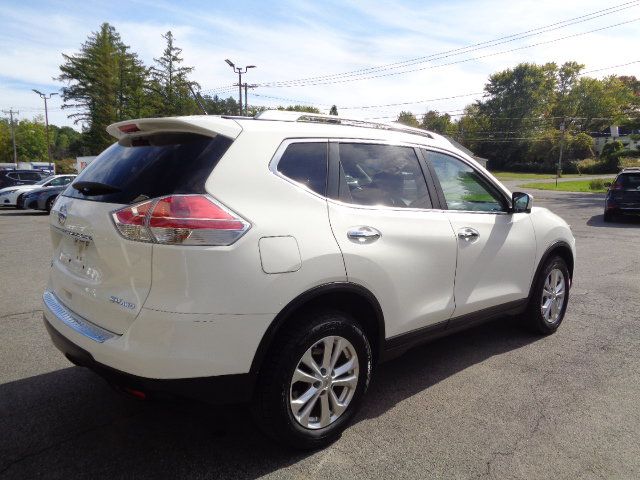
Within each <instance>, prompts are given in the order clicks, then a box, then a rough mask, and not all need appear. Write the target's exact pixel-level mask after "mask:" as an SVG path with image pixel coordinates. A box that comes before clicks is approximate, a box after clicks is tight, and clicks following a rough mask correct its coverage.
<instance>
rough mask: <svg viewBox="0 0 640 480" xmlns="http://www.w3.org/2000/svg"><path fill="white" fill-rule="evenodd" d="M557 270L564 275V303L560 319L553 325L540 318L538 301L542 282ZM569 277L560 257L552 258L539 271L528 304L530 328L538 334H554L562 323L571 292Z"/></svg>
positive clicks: (540, 295)
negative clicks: (534, 329)
mask: <svg viewBox="0 0 640 480" xmlns="http://www.w3.org/2000/svg"><path fill="white" fill-rule="evenodd" d="M555 268H557V269H558V270H560V271H561V272H562V274H563V275H564V281H565V296H564V302H563V304H562V310H561V311H560V317H559V318H558V320H557V321H556V322H554V323H549V322H547V321H546V320H545V319H544V317H543V316H542V312H541V311H540V300H541V298H542V290H543V288H544V282H545V280H546V279H547V276H548V275H549V273H550V272H551V270H553V269H555ZM570 282H571V281H570V276H569V269H568V268H567V264H566V262H565V261H564V260H563V259H562V258H561V257H557V256H556V257H552V258H550V259H549V260H547V262H546V263H545V266H544V268H543V269H542V270H541V271H540V275H539V276H538V278H537V279H536V287H535V289H534V291H533V296H532V298H531V300H530V304H529V314H530V321H531V323H532V327H534V328H536V329H537V330H538V331H539V332H541V333H543V334H550V333H553V332H555V331H556V330H557V329H558V327H559V326H560V324H561V323H562V321H563V320H564V315H565V313H566V311H567V306H568V305H569V291H570V290H571V289H570V287H569V285H570Z"/></svg>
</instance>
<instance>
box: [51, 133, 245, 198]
mask: <svg viewBox="0 0 640 480" xmlns="http://www.w3.org/2000/svg"><path fill="white" fill-rule="evenodd" d="M232 142H233V140H231V139H230V138H227V137H223V136H222V135H217V136H216V137H214V138H211V137H206V136H203V135H197V134H193V133H170V134H167V133H164V134H156V135H149V136H146V137H137V138H133V139H131V138H125V139H123V140H121V141H120V142H118V143H114V144H113V145H111V146H110V147H109V148H107V149H106V150H105V151H104V152H102V153H101V154H100V155H99V156H98V157H97V158H96V159H95V160H94V161H93V162H91V163H90V164H89V166H88V167H87V168H85V169H84V170H83V171H82V173H80V175H78V177H77V178H76V179H75V181H74V182H73V183H72V184H71V185H70V186H69V187H68V188H67V189H66V190H65V191H64V193H63V195H64V196H66V197H73V198H82V199H83V200H92V201H96V202H108V203H134V202H140V201H142V200H145V199H147V198H155V197H160V196H163V195H171V194H174V193H205V189H204V184H205V182H206V180H207V178H208V177H209V175H210V174H211V171H212V170H213V169H214V167H215V166H216V164H217V163H218V161H219V160H220V158H222V156H223V155H224V154H225V152H226V151H227V149H228V148H229V146H230V145H231V143H232ZM79 182H92V183H96V184H103V185H108V186H109V187H113V188H110V189H109V190H113V191H112V192H109V193H100V194H99V195H91V194H89V195H85V194H84V193H81V192H79V191H78V190H76V189H75V188H73V185H74V184H76V183H79Z"/></svg>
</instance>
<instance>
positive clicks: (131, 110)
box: [58, 23, 146, 154]
mask: <svg viewBox="0 0 640 480" xmlns="http://www.w3.org/2000/svg"><path fill="white" fill-rule="evenodd" d="M62 56H63V58H64V60H65V61H64V63H63V64H62V65H61V66H60V72H61V74H60V76H59V77H58V80H60V81H63V82H65V83H66V86H65V87H63V88H62V98H63V100H64V104H63V106H62V108H73V109H74V110H77V112H74V113H71V114H70V115H69V118H73V119H74V122H75V123H83V124H84V125H85V127H86V129H85V132H84V143H85V145H86V147H87V149H88V151H89V152H90V153H93V154H97V153H99V152H100V151H102V150H103V149H104V148H106V147H107V146H108V145H110V144H111V143H112V142H113V139H112V138H111V137H110V136H109V135H108V134H107V132H106V131H105V128H106V127H107V126H108V125H109V124H111V123H113V122H117V121H120V120H124V119H126V118H131V117H132V116H141V114H142V102H141V99H140V95H141V94H142V84H143V83H144V79H145V75H146V71H145V69H144V66H143V65H142V62H141V61H140V60H139V59H138V57H137V56H136V54H134V53H132V52H130V51H129V47H128V46H127V45H125V44H124V43H123V42H122V40H121V38H120V35H119V34H118V32H116V30H115V28H114V27H112V26H111V25H109V24H108V23H103V24H102V25H101V26H100V30H99V31H98V32H93V33H91V34H90V35H89V37H88V39H87V40H86V41H85V43H83V44H82V46H81V47H80V52H79V53H77V54H74V55H66V54H63V55H62Z"/></svg>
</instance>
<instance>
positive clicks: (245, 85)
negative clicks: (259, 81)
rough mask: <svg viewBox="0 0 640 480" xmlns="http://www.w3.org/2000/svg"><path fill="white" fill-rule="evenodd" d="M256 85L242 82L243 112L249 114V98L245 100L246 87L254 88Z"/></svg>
mask: <svg viewBox="0 0 640 480" xmlns="http://www.w3.org/2000/svg"><path fill="white" fill-rule="evenodd" d="M257 86H258V85H256V84H255V83H253V84H251V85H248V84H247V82H244V114H245V115H249V100H247V88H256V87H257Z"/></svg>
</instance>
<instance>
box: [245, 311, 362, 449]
mask: <svg viewBox="0 0 640 480" xmlns="http://www.w3.org/2000/svg"><path fill="white" fill-rule="evenodd" d="M286 328H287V331H286V332H282V337H281V338H280V339H279V341H278V342H277V344H276V345H274V348H272V349H271V352H270V354H269V355H268V357H267V359H266V360H265V362H264V364H263V366H262V368H261V374H260V378H259V380H258V388H257V392H256V398H255V400H254V404H253V414H254V418H255V419H256V421H257V422H258V424H259V426H260V427H261V428H262V430H263V431H264V432H265V433H266V434H267V435H269V436H271V437H273V438H275V439H276V440H279V441H281V442H283V443H285V444H288V445H289V446H292V447H294V448H300V449H313V448H321V447H324V446H325V445H328V444H329V443H331V442H333V441H334V440H336V439H337V438H338V437H339V436H340V434H341V433H342V432H343V430H344V429H345V428H346V427H347V425H348V424H349V422H350V421H351V419H352V418H353V416H354V415H355V414H356V412H357V410H358V408H359V406H360V403H361V400H362V397H363V396H364V394H365V392H366V390H367V387H368V384H369V379H370V377H371V365H372V355H371V347H370V345H369V341H368V339H367V336H366V335H365V333H364V332H363V330H362V328H361V327H360V326H359V325H358V323H356V322H355V321H354V320H353V319H352V318H351V317H349V316H348V315H346V314H344V313H342V312H328V311H327V312H312V313H308V314H306V315H300V316H298V317H296V319H295V320H294V321H293V322H292V323H290V324H289V325H288V326H287V327H286Z"/></svg>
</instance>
